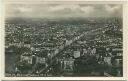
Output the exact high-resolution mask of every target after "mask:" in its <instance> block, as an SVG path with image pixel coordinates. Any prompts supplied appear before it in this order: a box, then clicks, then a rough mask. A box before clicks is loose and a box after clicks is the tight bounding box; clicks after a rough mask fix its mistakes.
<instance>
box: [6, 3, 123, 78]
mask: <svg viewBox="0 0 128 81" xmlns="http://www.w3.org/2000/svg"><path fill="white" fill-rule="evenodd" d="M8 5H9V8H10V9H11V10H12V11H6V16H7V17H6V20H5V76H7V77H27V76H31V77H33V76H34V77H93V76H100V77H102V76H103V77H112V76H113V77H121V76H123V23H122V21H123V19H122V8H121V5H112V4H111V5H108V4H97V5H94V4H82V5H81V4H74V5H70V6H69V5H62V4H45V5H43V6H41V4H38V5H37V4H36V5H35V4H19V5H18V6H17V5H14V4H13V5H12V4H8ZM48 9H49V10H48ZM41 10H42V11H41ZM50 10H51V11H50ZM117 12H120V13H117ZM36 14H37V15H36Z"/></svg>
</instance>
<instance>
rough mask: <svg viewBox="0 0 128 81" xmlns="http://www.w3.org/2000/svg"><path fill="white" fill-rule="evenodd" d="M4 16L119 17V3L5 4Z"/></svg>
mask: <svg viewBox="0 0 128 81" xmlns="http://www.w3.org/2000/svg"><path fill="white" fill-rule="evenodd" d="M5 13H6V17H31V18H63V17H64V18H66V17H121V16H122V5H120V4H6V10H5Z"/></svg>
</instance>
